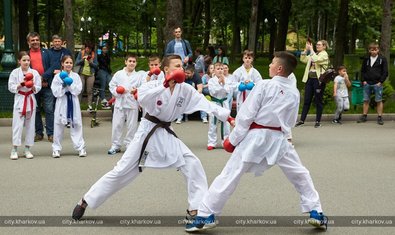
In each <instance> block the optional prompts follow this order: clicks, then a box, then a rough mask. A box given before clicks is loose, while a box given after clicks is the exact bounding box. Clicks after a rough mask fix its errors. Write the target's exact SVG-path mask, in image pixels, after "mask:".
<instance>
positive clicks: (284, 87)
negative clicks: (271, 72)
mask: <svg viewBox="0 0 395 235" xmlns="http://www.w3.org/2000/svg"><path fill="white" fill-rule="evenodd" d="M298 110H299V91H298V90H297V88H296V87H295V86H294V84H293V81H292V79H288V78H284V77H279V76H275V77H273V78H272V79H271V80H269V79H266V80H262V81H260V82H258V83H257V84H256V85H255V87H254V89H253V90H252V92H251V93H250V95H249V96H248V98H247V99H246V101H245V102H244V103H243V105H242V106H241V108H240V111H239V112H238V114H237V116H236V126H235V128H234V129H233V131H232V132H231V134H230V135H229V141H230V142H231V143H232V144H233V145H234V146H236V145H237V148H236V149H235V152H234V154H240V155H242V159H243V161H244V162H253V163H260V162H261V161H262V160H263V159H265V158H266V160H267V163H268V164H269V165H274V164H276V162H277V161H278V160H279V159H281V157H282V156H284V154H285V152H286V151H287V150H288V148H289V147H290V146H291V145H290V144H289V143H288V141H287V139H286V137H287V136H288V135H289V133H290V131H291V127H293V126H295V123H296V120H297V116H298ZM253 122H255V123H257V124H259V125H263V126H269V127H281V131H276V130H270V129H251V130H250V129H249V128H250V125H251V123H253Z"/></svg>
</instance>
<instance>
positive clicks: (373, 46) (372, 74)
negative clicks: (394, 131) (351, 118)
mask: <svg viewBox="0 0 395 235" xmlns="http://www.w3.org/2000/svg"><path fill="white" fill-rule="evenodd" d="M379 52H380V50H379V45H378V44H377V43H375V42H373V43H370V44H369V57H367V58H365V59H364V60H363V62H362V68H361V80H362V83H363V90H364V94H363V114H362V116H361V117H360V118H359V120H358V123H362V122H366V121H367V116H368V111H369V101H370V94H371V92H372V91H373V92H374V95H375V99H374V100H375V101H376V104H377V115H378V116H377V124H379V125H383V124H384V121H383V116H382V115H383V106H384V105H383V83H384V81H385V80H386V79H387V77H388V65H387V59H386V58H385V57H384V56H382V55H380V54H379Z"/></svg>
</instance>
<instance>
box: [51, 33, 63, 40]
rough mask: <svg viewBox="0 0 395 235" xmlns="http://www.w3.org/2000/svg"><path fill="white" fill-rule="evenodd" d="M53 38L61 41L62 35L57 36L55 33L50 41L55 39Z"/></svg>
mask: <svg viewBox="0 0 395 235" xmlns="http://www.w3.org/2000/svg"><path fill="white" fill-rule="evenodd" d="M55 39H60V40H62V41H63V39H62V37H61V36H59V35H57V34H54V35H53V36H52V41H53V40H55Z"/></svg>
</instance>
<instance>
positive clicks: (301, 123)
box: [295, 121, 304, 127]
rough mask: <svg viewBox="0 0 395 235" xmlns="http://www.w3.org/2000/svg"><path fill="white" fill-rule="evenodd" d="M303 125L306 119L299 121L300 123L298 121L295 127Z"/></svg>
mask: <svg viewBox="0 0 395 235" xmlns="http://www.w3.org/2000/svg"><path fill="white" fill-rule="evenodd" d="M302 125H304V121H299V122H298V123H296V125H295V127H298V126H302Z"/></svg>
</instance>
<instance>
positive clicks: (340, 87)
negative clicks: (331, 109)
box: [332, 66, 351, 124]
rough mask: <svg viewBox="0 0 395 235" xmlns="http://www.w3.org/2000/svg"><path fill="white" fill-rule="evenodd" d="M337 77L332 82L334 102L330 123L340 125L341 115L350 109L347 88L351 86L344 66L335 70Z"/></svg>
mask: <svg viewBox="0 0 395 235" xmlns="http://www.w3.org/2000/svg"><path fill="white" fill-rule="evenodd" d="M337 73H338V75H337V76H336V77H335V80H334V81H333V83H334V85H333V97H334V98H335V102H336V111H335V117H334V119H333V121H332V123H335V124H342V123H341V119H342V113H343V112H344V111H347V110H349V109H350V101H349V100H348V88H347V87H350V86H351V82H350V79H349V78H348V74H347V69H346V67H345V66H339V68H338V69H337Z"/></svg>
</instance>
